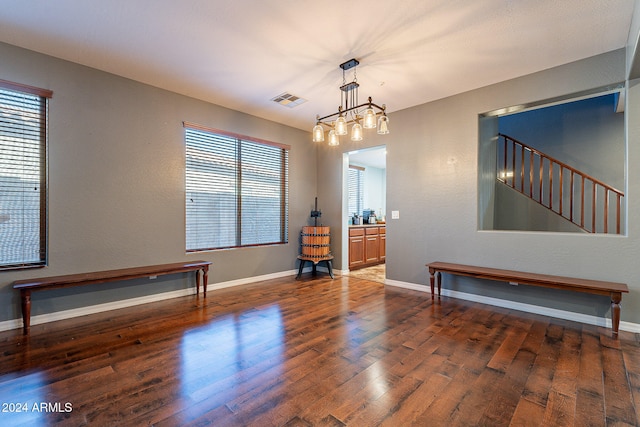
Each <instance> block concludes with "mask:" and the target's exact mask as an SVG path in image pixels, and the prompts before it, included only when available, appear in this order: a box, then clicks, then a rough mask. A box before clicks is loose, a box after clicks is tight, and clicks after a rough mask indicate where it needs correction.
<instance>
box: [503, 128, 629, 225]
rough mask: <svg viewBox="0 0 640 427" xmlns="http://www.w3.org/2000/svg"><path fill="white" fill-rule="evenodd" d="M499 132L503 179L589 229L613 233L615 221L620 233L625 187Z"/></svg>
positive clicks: (516, 188) (550, 208)
mask: <svg viewBox="0 0 640 427" xmlns="http://www.w3.org/2000/svg"><path fill="white" fill-rule="evenodd" d="M498 136H499V138H498V150H497V151H498V161H497V164H498V168H499V169H500V168H501V170H499V172H498V180H499V181H501V182H503V183H504V184H506V185H508V186H509V187H511V188H513V189H514V190H517V191H518V192H520V193H522V194H523V195H525V196H527V197H529V198H530V199H532V200H534V201H536V202H538V203H539V204H541V205H542V206H544V207H546V208H547V209H549V210H551V211H553V212H555V213H556V214H558V215H561V216H562V217H564V218H565V219H567V220H569V221H571V222H572V223H574V224H575V225H577V226H578V227H580V228H582V229H583V230H585V231H587V232H589V233H597V232H603V233H609V229H610V222H612V223H613V224H611V225H612V226H613V227H614V228H615V230H616V231H615V233H616V234H620V232H621V222H622V221H621V209H622V199H623V197H624V193H623V192H622V191H619V190H617V189H615V188H614V187H612V186H610V185H608V184H605V183H604V182H602V181H600V180H598V179H596V178H594V177H592V176H590V175H588V174H586V173H584V172H581V171H579V170H578V169H576V168H574V167H572V166H569V165H567V164H566V163H564V162H561V161H559V160H557V159H554V158H553V157H551V156H548V155H546V154H544V153H543V152H541V151H539V150H537V149H535V148H533V147H531V146H529V145H527V144H525V143H523V142H520V141H518V140H517V139H515V138H512V137H510V136H508V135H504V134H501V133H500V134H498ZM567 206H568V208H567Z"/></svg>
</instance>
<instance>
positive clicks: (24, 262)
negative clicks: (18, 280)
mask: <svg viewBox="0 0 640 427" xmlns="http://www.w3.org/2000/svg"><path fill="white" fill-rule="evenodd" d="M50 96H51V92H50V91H46V90H40V89H37V88H32V87H29V86H22V85H19V84H15V83H9V82H4V81H0V242H2V243H1V244H0V269H11V268H25V267H33V266H41V265H44V264H45V263H46V247H47V237H46V231H47V227H46V224H47V219H46V206H47V198H46V195H47V171H46V158H47V156H46V148H47V97H50Z"/></svg>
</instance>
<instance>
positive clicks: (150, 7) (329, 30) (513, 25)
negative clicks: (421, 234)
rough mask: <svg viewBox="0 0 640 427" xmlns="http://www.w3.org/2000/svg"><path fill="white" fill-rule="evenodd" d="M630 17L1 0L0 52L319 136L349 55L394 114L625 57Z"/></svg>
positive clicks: (581, 9)
mask: <svg viewBox="0 0 640 427" xmlns="http://www.w3.org/2000/svg"><path fill="white" fill-rule="evenodd" d="M633 7H634V0H482V1H479V0H402V1H389V0H351V1H349V2H346V1H340V0H322V1H320V0H318V1H314V2H312V1H308V0H260V1H251V0H187V1H178V0H55V1H52V0H29V1H25V0H0V41H3V42H6V43H9V44H13V45H17V46H21V47H24V48H27V49H31V50H35V51H38V52H42V53H46V54H49V55H52V56H55V57H59V58H63V59H66V60H69V61H73V62H76V63H79V64H84V65H87V66H90V67H94V68H97V69H100V70H104V71H108V72H111V73H114V74H118V75H121V76H124V77H128V78H131V79H134V80H137V81H140V82H144V83H148V84H151V85H154V86H157V87H161V88H165V89H168V90H171V91H174V92H178V93H181V94H185V95H189V96H192V97H195V98H199V99H202V100H205V101H209V102H212V103H215V104H219V105H223V106H226V107H229V108H232V109H236V110H240V111H244V112H247V113H250V114H253V115H255V116H259V117H263V118H266V119H270V120H273V121H276V122H281V123H286V124H289V125H292V126H294V127H298V128H301V129H305V130H310V129H311V127H312V126H313V125H314V124H315V116H316V114H320V115H325V114H329V113H332V112H334V111H335V110H337V107H338V105H339V103H340V91H339V89H338V87H339V86H340V85H341V84H342V70H340V69H339V68H338V65H339V64H340V63H342V62H344V61H346V60H348V59H350V58H352V57H355V58H357V59H359V60H360V66H359V67H358V68H357V73H358V74H357V77H358V82H359V83H360V100H361V101H362V100H363V98H366V97H367V96H372V97H373V100H374V102H376V103H378V104H386V105H387V111H389V112H393V111H398V110H402V109H404V108H408V107H411V106H414V105H418V104H422V103H424V102H428V101H432V100H436V99H440V98H443V97H446V96H450V95H453V94H456V93H460V92H464V91H468V90H471V89H474V88H478V87H482V86H486V85H489V84H492V83H496V82H500V81H503V80H507V79H510V78H514V77H517V76H521V75H525V74H529V73H532V72H535V71H540V70H543V69H547V68H550V67H554V66H557V65H560V64H564V63H568V62H572V61H576V60H579V59H582V58H586V57H589V56H593V55H597V54H600V53H604V52H608V51H611V50H614V49H618V48H622V47H624V46H625V45H626V42H627V37H628V32H629V28H630V24H631V15H632V12H633ZM0 60H1V58H0ZM0 78H2V76H0ZM347 80H348V81H350V80H351V77H350V76H349V77H348V78H347ZM20 83H25V84H29V83H30V82H28V81H25V82H20ZM49 89H53V90H55V88H49ZM283 92H289V93H292V94H294V95H297V96H300V97H302V98H305V99H307V102H306V103H304V104H302V105H299V106H297V107H295V108H293V109H290V108H287V107H283V106H281V105H279V104H276V103H274V102H272V101H270V99H271V98H273V97H275V96H277V95H279V94H281V93H283Z"/></svg>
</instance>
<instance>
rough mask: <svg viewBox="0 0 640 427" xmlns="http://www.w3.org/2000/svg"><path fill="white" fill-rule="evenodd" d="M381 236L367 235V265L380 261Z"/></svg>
mask: <svg viewBox="0 0 640 427" xmlns="http://www.w3.org/2000/svg"><path fill="white" fill-rule="evenodd" d="M379 241H380V236H378V235H377V234H367V235H366V241H365V248H364V254H365V263H367V264H369V263H374V264H375V263H377V262H378V260H379V259H380V253H379V251H378V249H379V248H378V247H379V246H380V243H379Z"/></svg>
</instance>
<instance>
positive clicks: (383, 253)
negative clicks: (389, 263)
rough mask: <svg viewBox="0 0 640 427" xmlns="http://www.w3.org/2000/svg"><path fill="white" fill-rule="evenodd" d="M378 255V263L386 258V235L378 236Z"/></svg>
mask: <svg viewBox="0 0 640 427" xmlns="http://www.w3.org/2000/svg"><path fill="white" fill-rule="evenodd" d="M378 251H379V253H380V261H384V260H385V259H386V258H387V235H386V234H381V235H380V245H379V247H378Z"/></svg>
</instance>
